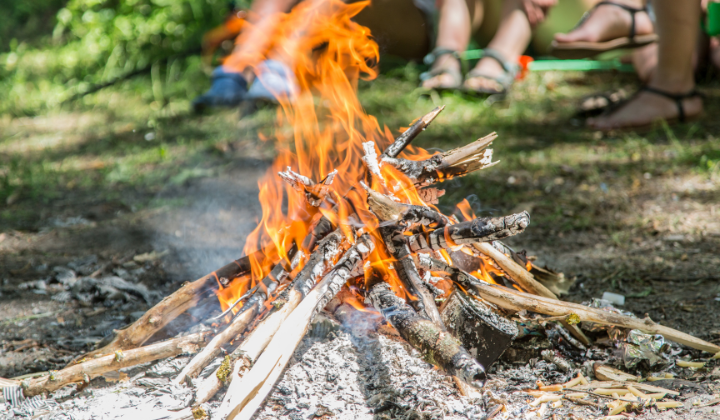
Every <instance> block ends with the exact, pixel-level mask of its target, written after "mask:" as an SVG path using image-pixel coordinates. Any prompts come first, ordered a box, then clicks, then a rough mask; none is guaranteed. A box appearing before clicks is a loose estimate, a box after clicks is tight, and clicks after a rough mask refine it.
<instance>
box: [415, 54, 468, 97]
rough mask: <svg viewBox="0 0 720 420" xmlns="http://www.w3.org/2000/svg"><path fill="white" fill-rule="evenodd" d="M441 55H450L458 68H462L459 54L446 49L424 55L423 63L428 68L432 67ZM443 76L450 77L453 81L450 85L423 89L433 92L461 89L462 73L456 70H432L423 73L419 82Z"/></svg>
mask: <svg viewBox="0 0 720 420" xmlns="http://www.w3.org/2000/svg"><path fill="white" fill-rule="evenodd" d="M443 55H450V56H452V57H453V58H455V59H456V60H457V61H458V63H460V68H462V67H463V62H462V59H461V57H460V53H458V52H457V51H455V50H451V49H447V48H435V49H434V50H433V51H432V52H431V53H430V54H428V55H426V56H425V58H423V62H424V63H425V64H427V65H428V66H432V65H433V64H435V61H437V59H438V58H440V57H441V56H443ZM444 74H448V75H450V76H451V77H452V79H453V81H452V83H450V84H445V85H441V86H435V87H432V88H425V89H428V90H434V91H438V92H440V91H452V90H460V89H461V88H462V80H463V77H462V73H461V72H460V71H459V70H456V69H448V68H439V69H433V70H430V71H427V72H424V73H422V74H421V75H420V80H421V81H423V82H424V81H426V80H430V79H432V78H433V77H437V76H441V75H444Z"/></svg>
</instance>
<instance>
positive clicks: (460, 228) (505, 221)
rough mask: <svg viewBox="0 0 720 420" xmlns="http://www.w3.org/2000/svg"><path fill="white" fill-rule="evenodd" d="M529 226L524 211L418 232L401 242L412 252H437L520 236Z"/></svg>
mask: <svg viewBox="0 0 720 420" xmlns="http://www.w3.org/2000/svg"><path fill="white" fill-rule="evenodd" d="M529 224H530V215H529V214H528V212H522V213H517V214H512V215H510V216H505V217H493V218H477V219H475V220H471V221H469V222H461V223H457V224H454V225H448V226H445V227H443V228H439V229H435V230H433V231H430V232H427V233H419V234H416V235H413V236H411V237H408V238H407V239H405V241H406V242H407V244H408V246H409V247H410V250H411V251H412V252H421V251H431V250H432V251H438V250H441V249H447V248H452V247H456V246H458V245H466V244H472V243H477V242H490V241H495V240H497V239H502V238H507V237H509V236H513V235H517V234H519V233H522V232H523V231H524V230H525V228H526V227H527V226H528V225H529Z"/></svg>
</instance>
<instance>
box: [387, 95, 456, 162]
mask: <svg viewBox="0 0 720 420" xmlns="http://www.w3.org/2000/svg"><path fill="white" fill-rule="evenodd" d="M443 109H445V106H439V107H437V108H435V109H433V110H432V111H430V112H428V113H427V114H425V115H423V116H422V118H419V119H418V120H417V121H416V122H415V123H414V124H413V125H411V126H410V128H408V129H407V130H405V131H403V133H402V134H400V135H399V136H398V137H397V138H396V139H395V141H394V142H393V143H392V144H391V145H390V146H388V147H387V148H386V149H385V151H384V152H383V154H382V155H380V159H384V158H396V157H397V156H398V155H399V154H400V152H402V151H403V149H405V148H406V147H407V145H408V144H410V143H411V142H412V141H413V140H415V137H417V136H418V135H419V134H420V133H422V132H423V131H425V129H426V128H427V126H428V125H430V123H431V122H433V120H434V119H435V117H437V116H438V114H440V113H441V112H442V110H443Z"/></svg>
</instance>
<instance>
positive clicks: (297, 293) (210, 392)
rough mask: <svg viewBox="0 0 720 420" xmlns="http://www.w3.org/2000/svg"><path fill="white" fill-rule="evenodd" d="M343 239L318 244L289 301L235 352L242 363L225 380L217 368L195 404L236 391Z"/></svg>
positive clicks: (198, 388)
mask: <svg viewBox="0 0 720 420" xmlns="http://www.w3.org/2000/svg"><path fill="white" fill-rule="evenodd" d="M341 240H342V238H341V236H340V233H339V231H336V232H334V233H332V234H330V235H328V236H326V237H325V238H324V239H323V240H322V241H321V242H320V244H318V247H317V249H316V250H315V251H314V252H313V253H312V254H311V255H310V258H309V259H308V261H307V263H306V264H305V266H303V268H302V270H300V272H299V273H298V274H297V276H296V278H295V281H294V282H293V287H292V288H290V291H289V293H288V296H287V297H286V298H283V297H282V296H281V297H278V299H276V300H275V302H274V303H275V304H276V306H277V305H278V304H281V305H282V307H280V309H279V310H274V311H273V312H272V313H270V315H268V317H267V318H265V319H264V320H263V321H261V322H260V324H259V325H257V326H256V327H255V329H254V330H253V331H252V332H251V333H250V334H248V336H247V337H246V338H245V339H244V340H243V342H242V343H241V344H240V346H239V347H238V348H237V349H236V350H235V351H234V352H233V356H232V358H233V359H238V358H239V359H240V361H236V360H233V362H234V364H233V367H232V374H231V375H229V376H227V377H226V378H225V380H221V378H220V377H219V376H222V375H218V373H219V371H220V369H221V368H218V369H217V370H216V371H215V373H214V374H212V375H210V376H208V377H207V378H205V379H203V380H202V381H200V382H199V383H198V384H197V386H196V387H195V400H194V404H196V405H197V404H202V403H204V402H207V401H208V400H210V398H212V397H213V396H214V395H215V393H216V392H217V391H219V390H220V388H222V386H223V384H225V383H229V384H230V389H229V390H228V393H227V394H226V396H227V395H230V394H231V393H235V392H237V391H235V388H237V383H239V382H240V381H239V380H238V381H233V379H236V378H238V377H239V376H241V375H240V371H241V370H242V369H246V368H247V367H249V366H250V365H251V364H252V363H253V362H254V361H255V360H257V358H258V357H259V356H260V354H261V353H262V351H263V350H265V347H266V346H267V344H268V343H269V342H270V339H271V338H272V337H273V335H274V334H275V332H276V331H277V330H278V328H280V325H281V324H282V323H283V322H284V321H285V319H287V317H288V315H289V314H290V312H292V311H293V310H294V309H295V308H296V307H297V305H298V304H299V303H300V301H301V300H302V299H303V297H304V296H305V295H307V294H308V293H309V292H310V289H311V288H312V286H314V285H315V282H316V281H317V279H318V278H319V277H321V276H322V275H323V273H324V272H325V271H326V269H327V268H328V266H329V264H330V263H331V261H333V260H334V259H335V258H336V257H337V254H338V253H339V252H341V248H340V242H341ZM233 384H236V385H233Z"/></svg>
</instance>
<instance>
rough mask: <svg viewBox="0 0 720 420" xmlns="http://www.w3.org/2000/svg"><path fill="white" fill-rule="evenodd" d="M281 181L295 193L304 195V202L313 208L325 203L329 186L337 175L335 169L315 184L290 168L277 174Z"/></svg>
mask: <svg viewBox="0 0 720 420" xmlns="http://www.w3.org/2000/svg"><path fill="white" fill-rule="evenodd" d="M278 175H279V176H280V178H282V179H283V181H285V182H287V183H288V184H290V186H292V187H293V189H295V190H296V191H297V192H299V193H302V194H304V195H305V200H306V202H307V203H308V204H309V205H311V206H313V207H320V205H321V204H322V203H323V201H325V197H327V194H328V192H330V185H331V184H332V182H333V179H335V175H337V169H336V170H334V171H332V172H330V173H329V174H328V175H327V176H326V177H325V178H323V180H322V181H320V182H318V183H315V181H313V180H312V179H310V178H308V177H306V176H303V175H300V174H299V173H297V172H294V171H293V170H292V169H291V168H290V167H288V168H287V170H285V171H284V172H278Z"/></svg>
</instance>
